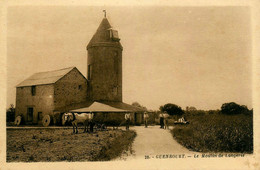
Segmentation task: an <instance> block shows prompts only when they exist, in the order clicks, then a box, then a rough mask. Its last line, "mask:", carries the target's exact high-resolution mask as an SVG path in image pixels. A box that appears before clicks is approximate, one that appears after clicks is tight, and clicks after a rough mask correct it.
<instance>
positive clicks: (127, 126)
mask: <svg viewBox="0 0 260 170" xmlns="http://www.w3.org/2000/svg"><path fill="white" fill-rule="evenodd" d="M125 122H126V123H125V128H126V130H129V124H130V113H126V114H125Z"/></svg>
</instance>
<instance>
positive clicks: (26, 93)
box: [16, 85, 54, 123]
mask: <svg viewBox="0 0 260 170" xmlns="http://www.w3.org/2000/svg"><path fill="white" fill-rule="evenodd" d="M31 88H32V87H31V86H29V87H17V88H16V116H17V115H22V116H23V119H24V120H25V121H26V122H27V118H28V117H27V111H28V108H29V107H31V108H33V123H38V121H40V120H39V118H41V117H42V116H44V115H45V114H49V115H51V114H52V111H53V109H54V105H53V91H54V88H53V85H39V86H36V94H35V96H32V93H31ZM39 112H41V113H42V114H41V115H39V116H38V113H39Z"/></svg>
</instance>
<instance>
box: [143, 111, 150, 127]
mask: <svg viewBox="0 0 260 170" xmlns="http://www.w3.org/2000/svg"><path fill="white" fill-rule="evenodd" d="M148 118H149V115H148V113H147V112H144V124H145V127H146V128H147V126H148Z"/></svg>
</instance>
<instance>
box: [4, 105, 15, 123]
mask: <svg viewBox="0 0 260 170" xmlns="http://www.w3.org/2000/svg"><path fill="white" fill-rule="evenodd" d="M14 119H15V108H14V105H13V104H11V105H10V107H9V108H8V109H7V110H6V122H13V121H14Z"/></svg>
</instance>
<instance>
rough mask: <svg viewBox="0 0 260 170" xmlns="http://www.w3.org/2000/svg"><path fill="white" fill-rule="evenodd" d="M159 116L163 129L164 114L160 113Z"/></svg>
mask: <svg viewBox="0 0 260 170" xmlns="http://www.w3.org/2000/svg"><path fill="white" fill-rule="evenodd" d="M159 118H160V125H161V127H160V128H161V129H163V126H164V125H163V114H162V113H160V114H159Z"/></svg>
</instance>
